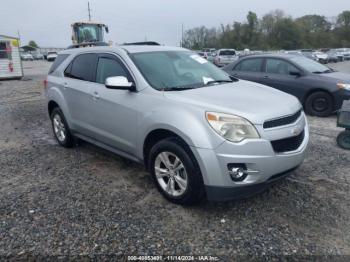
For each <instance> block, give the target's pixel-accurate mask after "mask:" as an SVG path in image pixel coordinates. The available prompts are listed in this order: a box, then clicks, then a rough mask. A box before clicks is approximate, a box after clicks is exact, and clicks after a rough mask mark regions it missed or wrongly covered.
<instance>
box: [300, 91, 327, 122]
mask: <svg viewBox="0 0 350 262" xmlns="http://www.w3.org/2000/svg"><path fill="white" fill-rule="evenodd" d="M333 107H334V102H333V98H332V96H331V95H330V94H328V93H327V92H324V91H317V92H314V93H312V94H311V95H309V96H308V97H307V98H306V101H305V111H306V113H307V114H309V115H311V116H319V117H326V116H330V115H331V114H332V112H333Z"/></svg>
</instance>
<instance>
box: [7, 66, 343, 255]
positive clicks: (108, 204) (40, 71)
mask: <svg viewBox="0 0 350 262" xmlns="http://www.w3.org/2000/svg"><path fill="white" fill-rule="evenodd" d="M24 66H25V74H26V77H25V79H24V80H22V81H1V82H0V123H1V125H0V168H1V169H0V174H1V176H0V257H1V256H16V255H22V256H26V255H42V256H56V255H64V256H65V255H70V256H80V255H89V256H96V255H111V254H114V255H116V256H119V255H120V256H121V255H143V254H147V255H151V254H153V255H162V254H167V255H189V254H197V255H215V256H219V257H220V258H222V259H224V258H226V259H229V257H232V256H237V255H239V256H249V258H252V257H255V256H263V255H265V256H267V257H270V256H281V255H298V256H307V255H323V256H325V255H350V220H349V215H350V191H349V189H350V177H349V175H350V164H349V163H350V151H345V150H342V149H340V148H338V147H337V145H336V142H335V138H336V136H337V134H338V132H339V131H341V129H338V128H336V127H335V126H336V118H335V116H333V117H329V118H324V119H319V118H311V117H310V118H309V122H310V127H311V142H310V150H309V154H308V157H307V159H306V161H305V163H304V164H303V165H302V166H301V167H300V168H299V169H298V170H296V171H295V172H294V174H293V175H292V176H291V177H289V178H287V179H286V180H284V181H282V182H281V183H278V184H276V185H274V186H273V187H272V188H270V189H269V190H268V191H266V192H264V193H263V194H260V195H258V196H256V197H253V198H250V199H247V200H241V201H234V202H228V203H219V204H218V203H211V202H207V201H206V202H203V203H201V204H200V205H199V206H196V207H180V206H176V205H173V204H171V203H169V202H167V201H166V200H164V199H163V198H162V197H161V195H160V194H159V193H158V192H157V191H156V189H155V187H154V186H153V184H152V181H151V178H150V176H149V175H148V173H146V172H145V171H144V169H143V167H142V166H140V165H138V164H135V163H133V162H130V161H128V160H125V159H123V158H121V157H119V156H116V155H113V154H111V153H109V152H107V151H104V150H102V149H99V148H97V147H95V146H93V145H90V144H88V143H82V144H81V145H80V146H79V147H76V148H74V149H69V150H67V149H64V148H62V147H60V146H58V145H57V143H56V142H55V140H54V139H53V135H52V132H51V128H50V123H49V119H48V116H47V110H46V104H45V100H44V97H43V96H42V94H41V93H42V89H43V86H42V80H43V79H44V75H45V73H46V72H47V70H48V67H49V63H47V62H25V63H24ZM334 67H336V68H337V69H338V70H341V71H347V72H350V62H346V63H345V62H344V63H339V64H336V65H334Z"/></svg>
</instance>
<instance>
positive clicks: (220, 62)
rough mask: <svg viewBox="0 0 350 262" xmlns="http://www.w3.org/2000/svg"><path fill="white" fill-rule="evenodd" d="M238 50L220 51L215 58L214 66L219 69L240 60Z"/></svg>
mask: <svg viewBox="0 0 350 262" xmlns="http://www.w3.org/2000/svg"><path fill="white" fill-rule="evenodd" d="M238 58H239V57H238V56H237V54H236V50H234V49H220V50H218V51H217V52H216V55H215V57H214V61H213V62H214V64H215V65H216V66H218V67H223V66H226V65H229V64H231V63H233V62H235V61H236V60H238Z"/></svg>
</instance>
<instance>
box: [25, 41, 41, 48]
mask: <svg viewBox="0 0 350 262" xmlns="http://www.w3.org/2000/svg"><path fill="white" fill-rule="evenodd" d="M28 45H29V46H31V47H34V48H38V47H39V46H38V45H37V44H36V43H35V41H33V40H30V41H29V43H28Z"/></svg>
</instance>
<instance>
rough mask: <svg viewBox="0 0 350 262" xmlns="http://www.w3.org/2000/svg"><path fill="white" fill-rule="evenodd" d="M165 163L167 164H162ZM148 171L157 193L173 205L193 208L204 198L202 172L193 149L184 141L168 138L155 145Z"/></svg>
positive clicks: (151, 151)
mask: <svg viewBox="0 0 350 262" xmlns="http://www.w3.org/2000/svg"><path fill="white" fill-rule="evenodd" d="M176 158H177V159H178V161H180V164H179V162H178V161H177V162H176ZM164 159H165V160H167V161H162V160H164ZM165 162H168V165H165V164H164V163H165ZM176 163H178V165H176ZM181 164H182V168H180V167H181ZM174 166H175V168H174ZM176 166H177V167H178V168H176ZM148 167H149V170H150V172H151V175H152V178H153V180H154V182H155V185H156V187H157V189H158V190H159V192H160V193H161V194H162V195H163V196H164V197H165V198H166V199H167V200H169V201H170V202H172V203H175V204H179V205H193V204H196V203H198V202H200V201H201V200H202V199H203V198H204V196H205V193H204V184H203V179H202V174H201V171H200V168H199V166H198V163H197V161H196V159H195V157H194V156H193V153H192V151H191V149H190V148H189V146H188V145H186V144H185V143H184V142H183V141H182V140H181V139H179V138H166V139H164V140H161V141H160V142H158V143H156V144H155V145H154V146H153V147H152V149H151V150H150V154H149V161H148ZM173 168H174V169H173ZM176 169H178V170H176ZM172 172H173V173H172ZM180 178H181V179H182V180H181V179H180ZM171 180H172V181H173V182H171ZM184 181H186V183H184ZM180 182H181V183H180Z"/></svg>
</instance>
